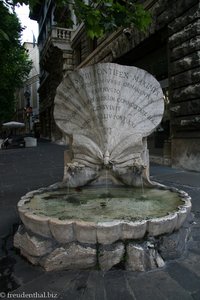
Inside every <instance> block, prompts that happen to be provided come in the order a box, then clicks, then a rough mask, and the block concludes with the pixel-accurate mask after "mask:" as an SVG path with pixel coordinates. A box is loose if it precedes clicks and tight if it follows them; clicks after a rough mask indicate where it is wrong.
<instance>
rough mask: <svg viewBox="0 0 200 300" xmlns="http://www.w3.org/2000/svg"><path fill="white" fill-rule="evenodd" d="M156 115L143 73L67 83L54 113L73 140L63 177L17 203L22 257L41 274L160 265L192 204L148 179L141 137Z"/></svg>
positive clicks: (107, 72) (110, 70) (159, 105)
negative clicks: (46, 272) (53, 271)
mask: <svg viewBox="0 0 200 300" xmlns="http://www.w3.org/2000/svg"><path fill="white" fill-rule="evenodd" d="M163 111H164V99H163V93H162V89H161V87H160V84H159V83H158V82H157V81H156V79H155V78H154V77H153V76H152V75H150V74H149V73H147V72H146V71H144V70H142V69H138V68H135V67H129V66H121V65H117V64H110V63H103V64H97V65H94V66H89V67H86V68H83V69H80V70H77V71H75V72H72V73H70V74H68V75H67V77H65V78H64V80H63V82H62V83H61V84H60V85H59V87H58V89H57V94H56V97H55V109H54V118H55V121H56V123H57V125H58V126H59V128H60V129H61V130H62V131H63V133H64V134H65V135H66V136H67V137H68V138H69V141H70V149H69V150H68V151H66V153H65V164H64V165H65V166H64V179H63V182H60V183H56V184H54V185H51V186H50V187H47V188H41V189H39V190H36V191H32V192H29V193H28V194H26V195H25V196H24V197H22V198H21V200H20V201H19V203H18V211H19V214H20V217H21V220H22V223H23V225H21V226H20V227H19V229H18V232H17V233H16V235H15V238H14V245H15V247H17V248H19V249H20V252H21V254H22V255H23V256H25V257H26V258H27V259H28V260H29V261H30V262H31V263H32V264H36V265H41V266H42V267H43V268H44V269H45V270H47V271H51V270H61V269H74V268H76V269H87V268H98V269H101V270H104V271H106V270H109V269H111V268H112V267H114V266H115V267H116V266H122V267H123V268H125V269H127V270H133V271H145V270H150V269H154V268H157V267H162V266H164V265H165V256H166V255H164V252H168V250H169V249H168V248H167V246H166V245H167V244H170V243H167V242H166V241H168V240H170V238H171V236H172V235H173V234H174V233H175V234H176V235H178V233H179V231H180V228H181V226H182V224H183V223H184V221H185V220H186V218H187V216H188V214H189V212H190V209H191V202H190V197H189V196H188V195H187V193H185V192H184V191H180V190H178V189H175V188H170V187H166V186H164V185H161V184H159V183H156V182H152V181H150V179H149V156H148V150H147V143H146V138H147V136H148V135H150V134H151V133H152V132H153V130H154V129H155V128H156V127H157V126H158V125H159V123H160V121H161V119H162V116H163ZM163 249H165V251H164V250H163ZM173 251H174V249H173Z"/></svg>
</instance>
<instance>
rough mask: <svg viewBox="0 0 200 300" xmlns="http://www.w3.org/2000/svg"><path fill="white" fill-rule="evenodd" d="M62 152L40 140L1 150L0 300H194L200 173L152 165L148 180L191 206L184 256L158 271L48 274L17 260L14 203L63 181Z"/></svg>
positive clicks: (198, 288) (199, 262) (199, 272)
mask: <svg viewBox="0 0 200 300" xmlns="http://www.w3.org/2000/svg"><path fill="white" fill-rule="evenodd" d="M64 149H66V147H65V146H58V145H55V144H53V143H50V142H44V141H43V142H39V143H38V146H37V147H35V148H25V149H9V150H1V151H0V208H1V209H0V298H4V299H6V298H7V299H16V298H17V299H38V298H39V299H45V298H46V299H66V300H76V299H81V300H83V299H84V300H90V299H91V300H92V299H96V300H104V299H105V300H106V299H107V300H116V299H117V300H120V299H121V300H146V299H148V300H166V299H170V300H192V299H193V300H199V299H200V173H195V172H187V171H184V170H178V169H172V168H169V167H163V166H158V165H152V166H151V178H152V179H153V180H155V181H159V182H161V183H164V184H166V185H170V186H175V187H178V188H180V189H183V190H185V191H186V192H188V193H189V194H190V196H191V197H192V205H193V206H192V215H193V218H191V220H190V223H191V238H190V241H189V243H188V246H187V251H186V252H185V253H184V254H183V256H182V257H181V259H178V260H173V261H170V262H168V263H167V264H166V266H165V267H164V268H162V269H159V270H154V271H150V272H146V273H138V272H128V271H125V270H117V269H113V270H111V271H108V272H102V271H95V270H91V271H59V272H48V273H47V272H44V271H43V270H42V269H41V268H40V267H35V266H32V265H31V264H29V263H28V262H27V261H26V260H25V259H23V258H22V257H21V256H20V255H19V253H18V252H17V251H16V249H14V248H13V244H12V240H13V234H14V232H15V231H16V229H17V227H18V224H19V222H20V220H19V217H18V213H17V210H16V205H17V202H18V201H19V199H20V197H21V196H22V195H23V194H25V193H26V192H28V191H30V190H33V189H37V188H39V187H43V186H48V185H50V184H52V183H54V182H57V181H61V180H62V175H63V152H64ZM11 293H12V294H11ZM6 295H7V297H6Z"/></svg>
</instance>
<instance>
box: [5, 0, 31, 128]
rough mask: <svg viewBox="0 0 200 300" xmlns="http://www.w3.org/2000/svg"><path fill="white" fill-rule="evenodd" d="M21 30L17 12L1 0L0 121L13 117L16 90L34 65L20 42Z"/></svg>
mask: <svg viewBox="0 0 200 300" xmlns="http://www.w3.org/2000/svg"><path fill="white" fill-rule="evenodd" d="M21 31H22V28H21V25H20V23H19V20H18V18H17V16H16V15H15V13H13V12H12V11H10V10H9V8H8V7H6V5H5V3H3V2H2V1H0V53H1V54H0V122H4V121H7V120H9V119H10V118H11V117H12V115H13V112H14V106H15V99H14V94H15V90H16V88H18V87H20V86H21V85H22V84H23V81H24V80H25V79H26V78H27V76H28V74H29V72H30V69H31V65H32V63H31V61H29V60H28V55H27V53H26V51H25V49H24V48H23V46H21V44H20V36H21Z"/></svg>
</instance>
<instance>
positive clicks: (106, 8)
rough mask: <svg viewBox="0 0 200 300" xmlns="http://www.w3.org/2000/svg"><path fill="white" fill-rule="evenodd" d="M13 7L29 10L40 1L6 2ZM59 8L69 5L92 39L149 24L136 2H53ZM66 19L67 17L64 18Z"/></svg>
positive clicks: (148, 14) (126, 0)
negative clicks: (24, 5) (22, 5)
mask: <svg viewBox="0 0 200 300" xmlns="http://www.w3.org/2000/svg"><path fill="white" fill-rule="evenodd" d="M7 2H9V3H13V5H16V4H17V3H18V4H23V3H24V4H29V6H30V8H31V9H34V7H35V6H36V5H39V4H42V3H43V1H40V0H13V1H11V0H7ZM54 2H55V3H56V5H57V6H59V7H66V6H67V5H68V6H69V5H71V7H73V10H74V12H75V15H76V17H77V19H78V22H79V23H80V22H83V23H84V24H85V28H86V32H87V34H88V36H89V37H91V38H92V39H93V38H95V37H97V38H98V37H101V36H102V35H104V34H105V33H109V32H112V31H113V30H116V29H117V28H120V27H131V26H135V27H137V28H138V29H140V30H142V31H145V30H146V28H147V27H148V25H149V24H150V22H151V16H150V13H149V12H148V11H145V9H144V8H143V6H142V5H141V4H138V3H137V2H138V1H137V0H120V1H116V0H105V1H102V0H94V1H90V0H88V1H84V0H55V1H54ZM66 18H67V17H66ZM72 22H73V21H72V19H70V18H67V20H66V23H65V24H67V23H68V26H69V27H71V26H72Z"/></svg>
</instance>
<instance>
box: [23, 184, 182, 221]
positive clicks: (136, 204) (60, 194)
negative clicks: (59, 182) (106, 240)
mask: <svg viewBox="0 0 200 300" xmlns="http://www.w3.org/2000/svg"><path fill="white" fill-rule="evenodd" d="M182 204H183V201H182V200H181V198H180V197H179V195H178V194H177V193H174V192H171V191H169V190H161V189H155V188H148V189H145V190H144V193H142V191H141V188H130V187H110V188H108V190H107V191H106V190H105V187H99V186H98V188H97V187H83V188H70V189H68V188H66V189H59V190H56V191H51V192H44V193H42V194H36V195H34V196H33V198H32V199H31V200H30V201H29V202H27V203H26V204H25V207H26V208H28V209H30V210H31V212H32V213H34V214H37V215H45V216H49V217H56V218H58V219H60V220H68V219H76V220H77V219H78V220H83V221H90V222H102V221H112V220H129V221H136V220H144V219H148V218H154V217H162V216H165V215H167V214H168V213H171V212H173V211H176V210H177V208H178V206H179V205H182Z"/></svg>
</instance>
